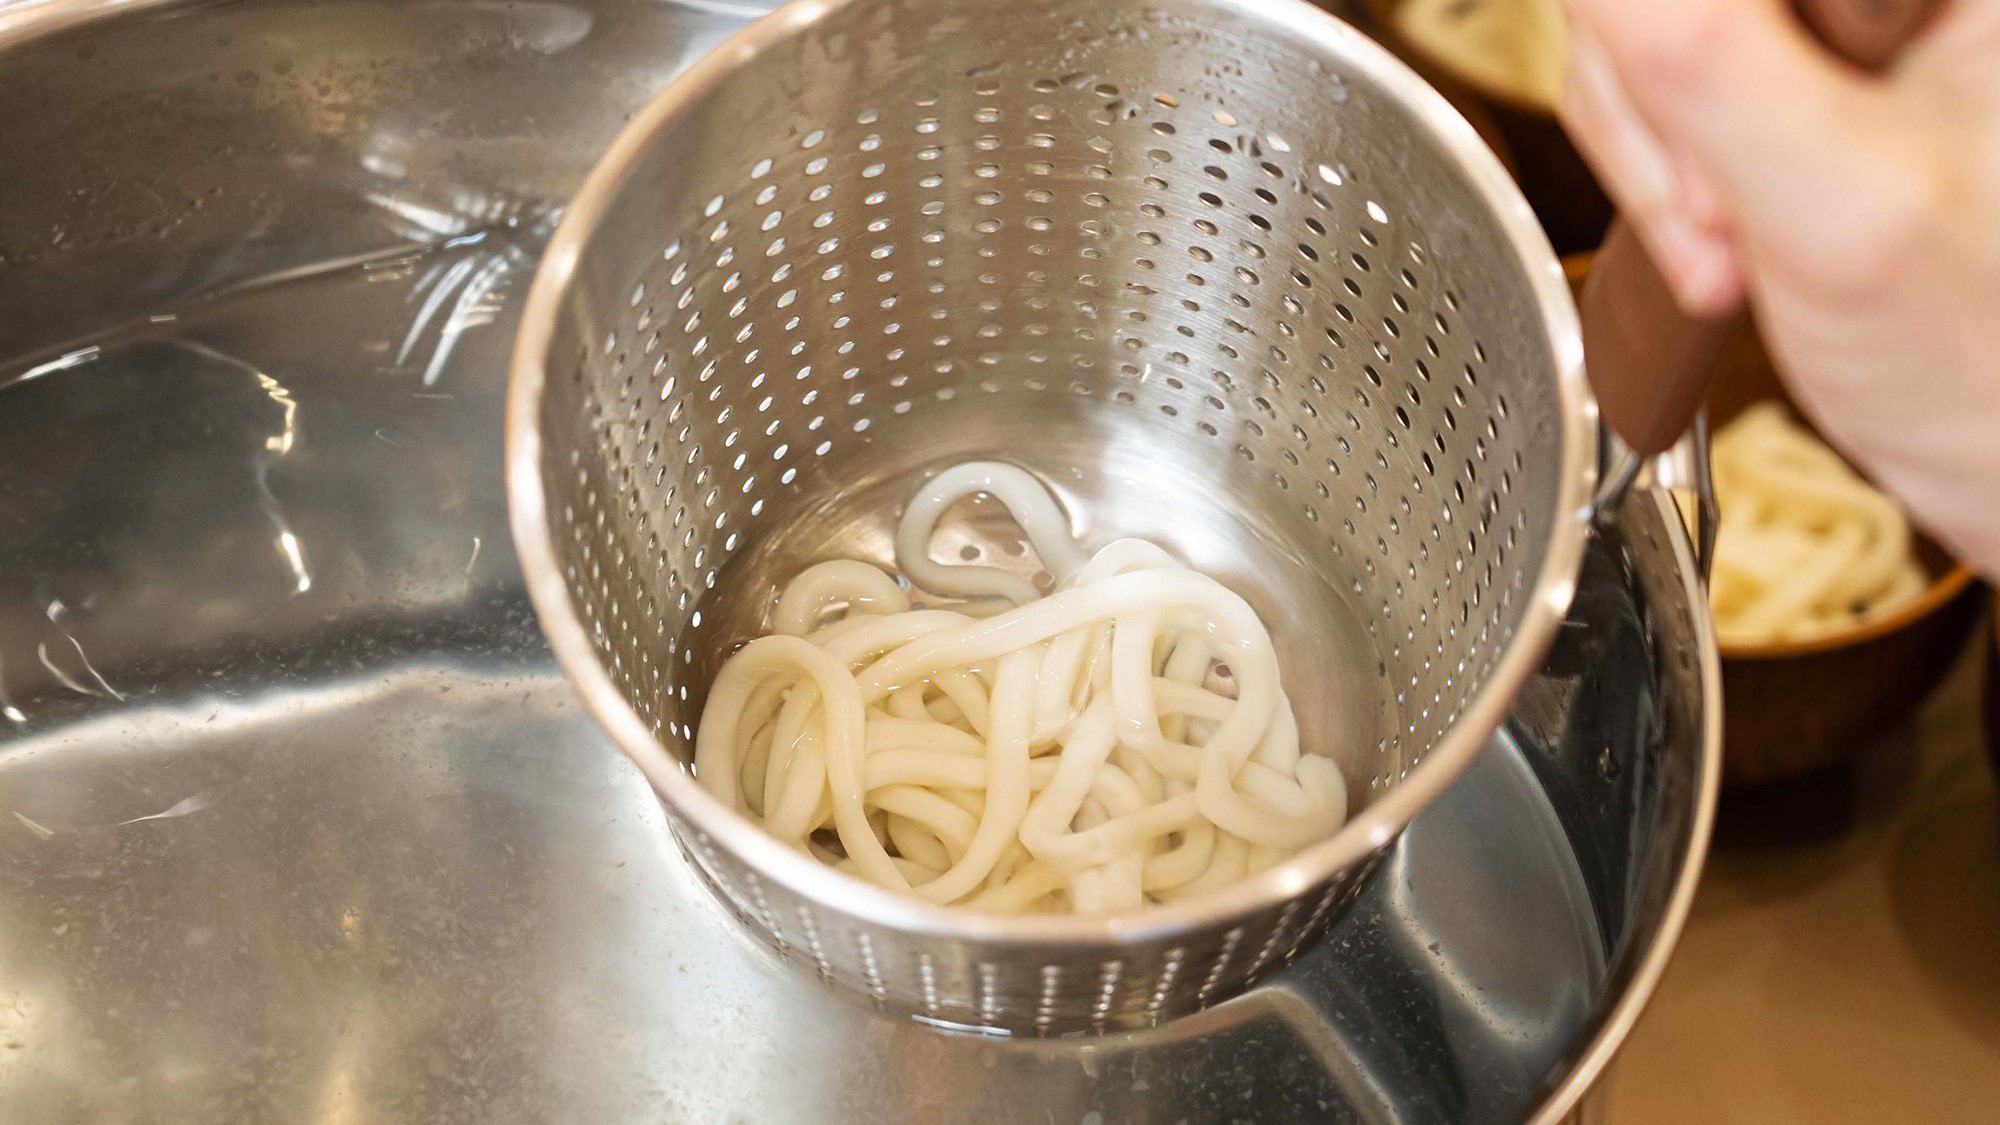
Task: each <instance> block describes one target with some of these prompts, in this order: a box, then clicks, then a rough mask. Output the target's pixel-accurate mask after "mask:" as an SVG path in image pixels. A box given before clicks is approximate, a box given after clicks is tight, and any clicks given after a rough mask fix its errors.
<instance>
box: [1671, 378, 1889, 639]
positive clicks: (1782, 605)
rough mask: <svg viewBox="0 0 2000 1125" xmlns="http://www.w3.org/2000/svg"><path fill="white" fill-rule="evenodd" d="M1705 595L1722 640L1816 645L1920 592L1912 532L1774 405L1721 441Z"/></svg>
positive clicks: (1752, 413) (1754, 410)
mask: <svg viewBox="0 0 2000 1125" xmlns="http://www.w3.org/2000/svg"><path fill="white" fill-rule="evenodd" d="M1713 461H1714V466H1715V490H1716V498H1717V500H1718V502H1719V503H1720V506H1721V509H1722V523H1721V528H1720V530H1719V532H1718V533H1717V535H1716V542H1715V567H1714V574H1713V576H1712V578H1711V582H1710V588H1709V596H1710V600H1711V602H1712V603H1713V605H1714V608H1715V627H1716V635H1717V637H1718V638H1719V639H1720V640H1722V642H1723V643H1725V644H1770V643H1773V642H1782V641H1801V640H1810V639H1812V638H1814V637H1819V636H1825V635H1828V634H1831V633H1836V632H1839V631H1841V630H1843V629H1847V628H1852V627H1853V626H1855V625H1857V624H1860V623H1863V622H1866V621H1868V620H1870V619H1872V618H1876V617H1879V616H1881V615H1882V614H1884V613H1887V612H1889V611H1891V610H1893V609H1895V608H1897V607H1898V606H1901V605H1904V604H1906V603H1908V602H1909V601H1910V600H1912V599H1914V598H1915V597H1917V595H1919V594H1921V593H1922V592H1923V590H1924V586H1925V578H1924V571H1923V568H1922V567H1921V566H1919V565H1918V564H1917V562H1916V560H1915V559H1914V558H1913V557H1912V556H1911V553H1910V525H1909V523H1908V522H1907V521H1906V520H1904V518H1903V514H1902V513H1901V512H1900V511H1898V510H1897V509H1896V506H1895V505H1894V504H1892V503H1890V502H1889V500H1888V499H1887V498H1886V497H1884V496H1883V495H1882V494H1881V493H1878V492H1876V491H1875V490H1874V489H1873V488H1870V487H1869V486H1868V484H1867V483H1866V482H1865V481H1863V480H1862V479H1861V478H1860V477H1859V476H1857V475H1855V473H1854V470H1852V469H1850V468H1848V467H1847V465H1846V463H1845V462H1843V461H1842V460H1841V459H1840V457H1839V455H1837V454H1835V453H1834V452H1833V451H1832V450H1830V449H1828V448H1827V447H1826V446H1825V445H1823V444H1821V443H1820V442H1819V440H1818V439H1817V438H1815V437H1813V435H1812V434H1810V433H1808V432H1806V431H1805V430H1804V429H1802V428H1801V427H1799V426H1798V425H1797V424H1796V423H1794V422H1793V421H1792V420H1791V419H1790V418H1788V417H1787V416H1786V415H1785V412H1784V409H1783V408H1782V407H1780V406H1779V405H1778V404H1776V403H1772V402H1765V403H1759V404H1757V405H1756V406H1753V407H1751V408H1750V409H1748V410H1746V411H1744V412H1743V414H1741V415H1740V416H1738V417H1737V418H1736V419H1735V420H1734V421H1732V422H1731V423H1730V424H1729V425H1728V426H1726V427H1724V428H1723V430H1722V431H1721V432H1720V433H1719V434H1717V435H1716V439H1715V445H1714V450H1713Z"/></svg>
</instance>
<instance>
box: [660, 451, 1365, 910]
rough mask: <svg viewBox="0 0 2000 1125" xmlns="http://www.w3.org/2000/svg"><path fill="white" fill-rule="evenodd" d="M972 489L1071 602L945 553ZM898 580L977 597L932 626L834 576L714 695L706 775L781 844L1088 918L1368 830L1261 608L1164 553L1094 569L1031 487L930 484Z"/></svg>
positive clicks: (889, 883)
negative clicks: (947, 530) (1302, 735)
mask: <svg viewBox="0 0 2000 1125" xmlns="http://www.w3.org/2000/svg"><path fill="white" fill-rule="evenodd" d="M973 493H985V494H987V495H990V496H993V497H994V498H996V499H998V500H999V501H1000V502H1001V503H1003V504H1004V505H1006V507H1007V509H1008V511H1009V513H1010V514H1011V515H1012V516H1013V518H1014V520H1015V522H1016V523H1018V524H1019V525H1020V527H1021V529H1022V531H1023V532H1024V533H1025V534H1026V537H1027V540H1028V543H1029V544H1030V545H1031V546H1032V547H1033V549H1034V552H1035V554H1036V556H1037V557H1038V558H1039V559H1040V561H1041V564H1042V566H1043V567H1044V568H1045V569H1046V571H1047V572H1048V574H1049V575H1050V576H1051V577H1052V579H1053V584H1052V589H1051V590H1050V592H1049V593H1047V594H1046V595H1044V594H1043V592H1042V590H1041V589H1040V588H1038V587H1037V586H1036V585H1035V584H1034V583H1033V582H1031V581H1029V580H1027V579H1025V578H1022V577H1020V576H1018V575H1015V574H1011V573H1008V572H1006V571H1003V570H1000V569H997V568H993V567H986V566H971V565H947V564H942V563H939V562H936V561H935V560H933V559H932V558H931V557H930V551H929V549H930V541H931V538H932V533H933V531H934V529H935V527H936V524H937V521H938V518H939V517H940V516H941V515H942V514H943V512H944V511H945V509H947V508H948V507H950V506H951V505H952V504H953V503H954V502H956V501H957V500H959V499H961V498H963V497H965V496H968V495H971V494H973ZM896 565H897V567H898V569H900V570H901V571H902V573H903V574H904V575H905V576H906V577H907V578H908V579H909V580H910V582H911V583H912V584H913V585H914V586H915V587H916V588H919V589H921V590H924V591H927V592H928V593H930V594H935V595H944V596H946V597H949V598H956V599H961V600H959V601H957V602H955V603H953V604H951V605H950V606H949V607H948V608H917V607H913V605H912V603H911V599H910V595H909V593H908V592H906V590H905V589H904V587H903V586H902V584H900V583H898V582H897V581H896V579H894V578H892V577H891V576H890V575H889V574H887V573H885V572H884V571H882V570H881V569H879V568H877V567H875V566H872V565H870V564H868V563H864V562H857V561H852V560H845V559H842V560H835V561H831V562H823V563H820V564H818V565H816V566H813V567H810V568H808V569H806V570H805V571H804V572H802V573H801V574H799V575H798V576H797V577H796V578H795V579H794V580H793V581H792V582H791V583H790V584H789V585H788V586H786V587H785V588H784V590H783V591H782V592H781V593H780V595H779V597H778V601H777V606H776V609H775V610H774V612H773V615H772V620H771V627H772V632H771V634H770V635H768V636H764V637H760V638H758V639H756V640H753V641H751V642H749V643H748V644H746V645H744V646H743V647H742V648H741V649H739V650H738V651H737V652H736V653H735V654H734V655H733V656H731V657H730V658H729V660H728V661H727V662H726V663H725V664H724V665H723V667H722V670H721V671H720V672H719V673H718V674H717V676H716V678H715V681H714V683H713V685H712V686H711V687H710V689H709V696H708V702H707V705H706V706H705V707H704V709H703V711H702V716H701V724H700V727H699V729H698V731H697V732H696V737H695V773H696V777H697V779H698V780H699V782H700V784H701V785H702V786H703V787H704V788H706V789H707V790H708V791H709V792H710V793H712V794H714V795H715V796H716V797H717V798H718V799H720V800H721V801H723V802H724V803H725V804H727V805H729V806H730V807H731V808H734V809H735V810H736V811H738V812H739V813H742V814H743V815H744V816H746V817H748V818H750V819H751V820H752V821H754V822H756V823H757V824H759V825H761V826H762V827H763V828H764V829H765V830H766V831H768V832H770V833H771V834H772V835H774V836H776V837H777V838H778V839H779V840H781V841H783V842H785V843H787V844H790V845H792V846H794V847H797V848H801V849H804V850H806V851H808V852H810V853H811V854H812V855H814V856H816V857H817V858H819V859H820V860H821V861H822V862H824V863H826V864H827V865H828V866H830V867H835V868H838V869H840V870H842V871H846V872H849V873H851V874H854V875H857V876H859V877H861V878H863V879H866V880H868V881H869V882H872V883H875V884H878V885H880V886H883V887H888V888H892V889H894V890H899V891H906V892H909V893H911V894H914V895H917V896H919V897H921V898H924V899H927V900H929V901H931V902H934V903H940V904H962V905H965V906H968V907H972V908H976V909H979V910H984V911H988V912H996V913H1025V912H1091V911H1108V910H1125V909H1131V908H1135V907H1138V906H1141V905H1144V904H1145V903H1148V902H1159V901H1169V900H1173V899H1178V898H1182V897H1185V896H1188V895H1194V894H1198V893H1201V892H1203V891H1207V890H1211V889H1214V888H1217V887H1222V886H1226V885H1228V884H1230V883H1232V882H1235V881H1237V880H1240V879H1242V878H1245V877H1246V876H1248V875H1250V874H1253V873H1255V872H1258V871H1261V870H1263V869H1265V868H1268V867H1270V866H1271V865H1273V864H1275V863H1277V862H1279V861H1281V860H1282V859H1284V858H1286V857H1287V856H1289V855H1291V854H1292V853H1293V852H1296V851H1297V850H1298V849H1299V848H1301V847H1303V846H1304V845H1306V844H1308V843H1310V842H1312V841H1314V840H1318V839H1321V838H1323V837H1325V836H1326V835H1328V834H1330V833H1331V832H1332V831H1333V830H1334V829H1336V828H1338V827H1339V826H1340V824H1341V822H1342V821H1343V820H1344V819H1345V817H1346V814H1347V791H1346V786H1345V783H1344V781H1343V780H1342V777H1341V773H1340V769H1339V767H1338V766H1337V765H1336V764H1335V763H1334V762H1333V761H1332V760H1330V759H1328V758H1325V757H1321V756H1318V755H1313V754H1305V753H1301V751H1300V746H1299V729H1298V724H1297V721H1296V720H1295V719H1294V717H1293V714H1292V707H1291V702H1290V700H1289V699H1288V698H1287V697H1286V695H1285V691H1284V688H1283V686H1282V685H1281V684H1280V682H1279V675H1278V662H1277V656H1276V653H1275V652H1274V650H1273V648H1272V644H1271V638H1270V634H1269V633H1267V632H1266V631H1265V629H1264V626H1263V623H1262V622H1261V621H1259V620H1258V617H1257V614H1256V613H1255V612H1254V611H1253V610H1252V609H1251V608H1250V605H1249V604H1248V603H1247V602H1245V601H1244V600H1243V599H1242V598H1241V597H1239V596H1238V595H1236V594H1235V593H1234V592H1232V591H1231V590H1229V589H1228V588H1227V587H1225V586H1223V585H1222V584H1221V583H1219V582H1216V581H1215V580H1213V579H1211V578H1208V577H1206V576H1204V575H1201V574H1198V573H1196V572H1194V571H1192V570H1189V569H1187V568H1185V567H1183V566H1181V565H1179V564H1178V563H1177V562H1176V561H1175V560H1174V559H1173V558H1172V557H1171V556H1169V555H1168V554H1167V553H1166V552H1165V551H1163V550H1161V549H1160V548H1158V547H1156V546H1154V545H1152V544H1150V543H1147V542H1145V541H1143V540H1137V539H1120V540H1116V541H1114V542H1112V543H1109V544H1107V545H1106V546H1105V547H1104V548H1103V549H1102V550H1100V551H1098V552H1097V553H1096V554H1094V555H1093V554H1089V553H1086V552H1085V551H1084V550H1083V548H1082V547H1081V546H1079V545H1078V543H1077V541H1076V540H1075V539H1074V538H1073V537H1072V536H1071V534H1070V530H1069V526H1068V522H1067V520H1066V518H1065V517H1064V515H1063V512H1062V510H1061V508H1060V507H1058V506H1057V504H1056V501H1055V498H1054V497H1053V496H1052V495H1051V494H1050V493H1049V491H1048V489H1047V488H1046V487H1045V486H1044V485H1043V484H1042V483H1041V481H1039V480H1038V479H1036V478H1035V477H1034V476H1033V475H1031V474H1029V473H1027V472H1026V471H1024V470H1022V469H1018V468H1015V467H1013V466H1009V465H1002V464H996V463H983V462H982V463H971V464H964V465H959V466H957V467H956V468H953V469H950V470H947V471H945V472H943V473H941V474H939V475H938V476H937V477H935V478H934V479H932V480H931V481H930V482H929V483H928V484H927V485H926V486H925V487H924V489H923V490H922V491H921V492H919V493H918V494H917V496H916V497H915V498H914V499H912V500H911V501H910V503H909V505H908V508H907V509H906V511H905V513H904V515H903V518H902V522H901V524H900V526H899V528H898V533H897V536H896Z"/></svg>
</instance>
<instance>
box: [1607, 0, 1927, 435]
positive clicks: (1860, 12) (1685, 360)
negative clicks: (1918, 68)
mask: <svg viewBox="0 0 2000 1125" xmlns="http://www.w3.org/2000/svg"><path fill="white" fill-rule="evenodd" d="M1942 6H1943V5H1942V0H1794V4H1793V7H1794V8H1795V10H1797V12H1798V14H1799V17H1800V19H1801V20H1802V21H1803V22H1804V23H1805V24H1806V26H1807V27H1809V28H1810V29H1812V31H1813V33H1814V34H1816V35H1817V36H1818V37H1819V38H1820V40H1821V41H1822V42H1824V43H1825V44H1826V45H1827V46H1828V47H1829V48H1830V49H1832V50H1833V51H1834V52H1835V53H1837V54H1839V55H1840V56H1841V57H1842V58H1844V59H1846V60H1847V61H1848V62H1850V63H1852V64H1854V65H1855V66H1858V67H1861V68H1863V69H1867V70H1876V69H1879V68H1881V67H1882V66H1884V65H1885V64H1887V63H1888V61H1889V60H1890V59H1892V58H1894V57H1895V55H1896V54H1897V53H1898V52H1899V51H1901V50H1902V48H1903V47H1904V45H1906V44H1907V43H1908V42H1909V41H1910V39H1912V38H1913V37H1914V36H1915V35H1916V34H1917V32H1918V31H1920V30H1921V29H1922V28H1923V27H1924V25H1925V24H1926V23H1927V22H1928V21H1929V19H1930V18H1931V16H1932V15H1934V14H1935V13H1936V11H1937V10H1938V9H1939V8H1940V7H1942ZM1580 315H1581V317H1582V321H1583V351H1584V359H1585V363H1586V366H1587V368H1588V371H1589V375H1590V384H1591V389H1592V390H1594V391H1595V392H1596V394H1597V403H1598V407H1599V409H1600V411H1601V412H1602V417H1603V419H1604V422H1605V424H1606V425H1608V426H1610V428H1611V431H1612V432H1613V433H1615V434H1617V435H1618V436H1619V437H1620V438H1622V439H1623V440H1624V442H1625V444H1626V445H1628V446H1629V447H1631V449H1632V451H1633V452H1634V453H1637V454H1641V455H1644V456H1652V455H1655V454H1658V453H1662V452H1664V451H1666V450H1667V449H1668V448H1670V447H1671V446H1672V445H1673V444H1674V443H1675V442H1676V441H1677V440H1679V438H1680V437H1681V435H1682V434H1684V433H1686V432H1687V430H1688V427H1689V426H1690V425H1691V424H1692V423H1693V421H1694V418H1695V415H1696V413H1697V412H1699V411H1700V409H1701V403H1702V399H1703V397H1704V396H1705V395H1706V393H1707V390H1708V382H1709V378H1710V376H1711V375H1712V374H1713V372H1714V370H1715V364H1716V360H1717V359H1718V358H1719V357H1720V356H1721V353H1722V349H1723V347H1724V346H1725V345H1726V344H1727V343H1728V342H1729V341H1730V339H1731V338H1733V337H1734V335H1735V334H1736V332H1737V331H1738V329H1739V327H1740V326H1741V325H1742V323H1743V322H1744V320H1745V318H1746V317H1747V315H1748V313H1747V312H1746V311H1745V310H1744V309H1741V308H1738V309H1736V310H1734V311H1731V312H1727V313H1723V314H1721V315H1719V316H1707V317H1698V316H1690V315H1689V314H1687V313H1685V312H1683V311H1682V310H1681V307H1680V305H1679V304H1677V303H1676V302H1675V300H1674V295H1673V290H1672V289H1671V288H1670V287H1669V286H1668V285H1667V281H1666V278H1665V277H1663V276H1662V275H1661V273H1660V270H1659V267H1658V266H1656V265H1654V264H1653V260H1652V258H1651V257H1650V256H1649V255H1648V254H1647V253H1646V248H1645V246H1644V245H1643V244H1642V243H1641V242H1640V241H1639V237H1638V235H1637V233H1636V232H1634V230H1633V229H1632V225H1631V224H1630V223H1627V222H1625V221H1624V220H1623V219H1619V220H1617V221H1616V222H1614V223H1613V224H1612V227H1611V230H1610V232H1609V233H1608V234H1607V235H1606V236H1605V240H1604V246H1603V248H1602V249H1601V250H1599V251H1598V254H1597V258H1596V261H1595V263H1594V264H1593V265H1592V267H1591V271H1590V277H1589V278H1588V280H1586V281H1585V283H1584V288H1583V296H1582V302H1581V310H1580Z"/></svg>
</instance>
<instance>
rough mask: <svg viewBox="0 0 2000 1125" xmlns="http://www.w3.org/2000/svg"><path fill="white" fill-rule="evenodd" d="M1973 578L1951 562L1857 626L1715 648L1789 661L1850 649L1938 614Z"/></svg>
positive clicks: (1725, 653)
mask: <svg viewBox="0 0 2000 1125" xmlns="http://www.w3.org/2000/svg"><path fill="white" fill-rule="evenodd" d="M1974 577H1975V576H1974V575H1973V573H1972V568H1971V567H1969V566H1967V565H1965V564H1964V563H1961V562H1954V563H1953V564H1952V566H1951V569H1950V570H1947V571H1945V572H1944V573H1943V574H1941V575H1939V576H1937V577H1936V578H1933V579H1931V582H1930V585H1928V586H1926V587H1924V592H1923V593H1922V594H1920V595H1918V596H1917V598H1916V599H1915V600H1913V601H1911V602H1909V603H1908V604H1907V605H1904V606H1903V607H1902V608H1901V609H1898V610H1896V611H1895V612H1894V613H1889V614H1885V615H1883V616H1881V617H1878V618H1876V619H1875V620H1873V621H1870V622H1868V623H1867V624H1865V625H1862V626H1859V627H1857V628H1854V629H1848V630H1845V631H1843V632H1838V633H1829V634H1827V635H1825V636H1822V637H1813V638H1811V639H1810V640H1803V641H1776V642H1772V643H1769V644H1757V645H1730V644H1722V643H1720V642H1719V641H1718V643H1717V645H1716V647H1717V648H1718V649H1719V650H1720V651H1721V653H1722V658H1723V659H1724V660H1756V661H1775V660H1789V659H1793V658H1796V657H1801V656H1817V655H1820V654H1821V653H1827V652H1834V651H1836V650H1839V649H1845V648H1851V647H1854V646H1857V645H1861V644H1865V643H1867V642H1869V641H1872V640H1875V639H1877V638H1880V637H1886V636H1888V635H1890V634H1891V633H1896V632H1900V631H1902V630H1904V629H1907V628H1909V627H1910V626H1912V625H1915V624H1916V623H1917V622H1919V621H1922V620H1923V619H1924V618H1926V617H1929V616H1931V615H1932V614H1934V613H1937V612H1938V611H1939V610H1942V609H1943V608H1944V607H1945V606H1947V605H1949V604H1951V602H1952V601H1953V600H1954V599H1956V598H1957V597H1958V596H1959V595H1960V594H1963V593H1964V592H1965V591H1966V589H1967V587H1969V586H1971V585H1972V580H1973V578H1974ZM1710 612H1713V610H1711V611H1710Z"/></svg>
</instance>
